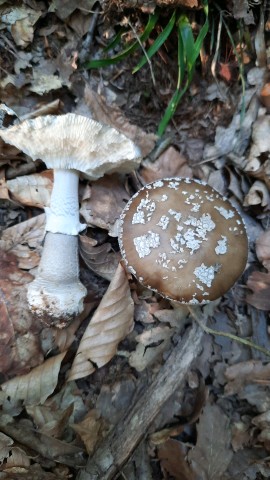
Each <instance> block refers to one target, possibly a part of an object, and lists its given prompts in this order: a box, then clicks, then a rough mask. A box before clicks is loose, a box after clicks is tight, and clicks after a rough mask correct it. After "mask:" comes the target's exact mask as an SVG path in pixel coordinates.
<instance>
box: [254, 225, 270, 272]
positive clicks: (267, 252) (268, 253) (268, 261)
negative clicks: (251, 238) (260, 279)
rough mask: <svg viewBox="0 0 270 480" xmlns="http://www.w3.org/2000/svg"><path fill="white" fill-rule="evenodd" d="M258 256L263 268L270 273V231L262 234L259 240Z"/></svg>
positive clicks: (257, 245)
mask: <svg viewBox="0 0 270 480" xmlns="http://www.w3.org/2000/svg"><path fill="white" fill-rule="evenodd" d="M256 254H257V257H258V259H259V260H260V262H261V263H262V264H263V266H264V267H265V268H266V269H267V270H268V271H270V230H267V231H266V232H264V233H262V234H261V235H260V236H259V238H258V239H257V241H256Z"/></svg>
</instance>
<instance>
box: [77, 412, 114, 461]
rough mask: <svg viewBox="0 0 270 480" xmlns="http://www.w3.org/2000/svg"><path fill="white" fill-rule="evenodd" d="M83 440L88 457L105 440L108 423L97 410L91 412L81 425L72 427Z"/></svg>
mask: <svg viewBox="0 0 270 480" xmlns="http://www.w3.org/2000/svg"><path fill="white" fill-rule="evenodd" d="M71 426H72V428H73V429H74V430H75V432H76V433H77V434H78V435H79V436H80V438H81V439H82V441H83V443H84V445H85V448H86V450H87V453H88V455H91V453H93V451H94V450H95V448H96V446H97V445H98V444H99V443H100V442H101V440H102V439H103V438H104V436H105V433H106V431H107V430H108V427H106V421H105V420H104V419H103V418H102V417H101V416H100V414H99V412H98V411H97V410H95V409H93V410H90V411H89V412H88V413H87V415H86V416H85V417H84V419H83V420H82V421H81V422H80V423H76V424H73V425H71Z"/></svg>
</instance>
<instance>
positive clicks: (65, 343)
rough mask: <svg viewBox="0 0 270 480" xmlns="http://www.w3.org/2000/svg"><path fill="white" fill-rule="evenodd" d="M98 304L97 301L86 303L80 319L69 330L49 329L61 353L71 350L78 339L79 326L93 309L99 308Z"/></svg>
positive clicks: (76, 319)
mask: <svg viewBox="0 0 270 480" xmlns="http://www.w3.org/2000/svg"><path fill="white" fill-rule="evenodd" d="M97 303H98V302H97V301H94V302H92V303H89V302H85V303H84V309H83V311H82V313H81V314H80V315H79V316H78V317H76V318H75V319H74V320H73V322H72V323H71V324H70V325H69V326H68V327H67V328H63V329H59V328H52V327H49V328H48V329H47V331H49V332H50V333H51V334H52V337H53V344H54V345H56V346H57V347H58V348H59V350H60V352H64V351H66V350H68V349H69V347H70V345H71V344H72V343H73V342H74V340H75V338H76V337H75V333H76V331H77V330H78V328H79V326H80V325H81V323H82V322H83V321H84V320H85V319H86V318H87V317H88V315H89V314H90V312H91V310H93V308H95V307H96V306H97Z"/></svg>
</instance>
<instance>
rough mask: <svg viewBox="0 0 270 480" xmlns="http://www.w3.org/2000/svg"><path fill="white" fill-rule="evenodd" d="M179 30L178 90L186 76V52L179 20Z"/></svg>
mask: <svg viewBox="0 0 270 480" xmlns="http://www.w3.org/2000/svg"><path fill="white" fill-rule="evenodd" d="M177 30H178V42H177V43H178V46H177V64H178V79H177V90H179V89H180V87H181V85H182V83H183V81H184V76H185V53H184V44H183V40H182V37H181V33H180V26H179V22H178V24H177Z"/></svg>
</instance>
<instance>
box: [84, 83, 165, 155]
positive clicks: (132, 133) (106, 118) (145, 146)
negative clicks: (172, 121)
mask: <svg viewBox="0 0 270 480" xmlns="http://www.w3.org/2000/svg"><path fill="white" fill-rule="evenodd" d="M83 103H84V105H85V104H86V105H87V106H88V107H89V109H90V112H92V114H93V118H94V119H95V120H97V121H98V122H101V123H104V124H107V125H111V126H112V127H114V128H116V129H117V130H118V131H119V132H121V133H123V134H124V135H126V136H127V137H128V138H130V139H131V140H132V141H133V142H134V143H135V144H136V145H138V146H139V147H140V150H141V152H142V156H143V157H145V156H146V155H148V154H149V153H150V152H151V150H153V148H154V146H155V142H156V140H157V136H156V135H154V134H153V133H146V132H145V131H144V130H143V129H142V128H140V127H138V126H137V125H132V124H131V123H129V121H128V120H127V118H126V117H125V116H124V115H123V112H122V110H121V109H120V108H119V107H118V106H117V105H116V104H111V105H109V104H108V103H107V102H106V101H105V98H104V97H103V96H102V95H99V94H98V93H96V92H94V90H92V89H91V88H90V87H89V85H88V84H86V86H85V90H84V98H83Z"/></svg>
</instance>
